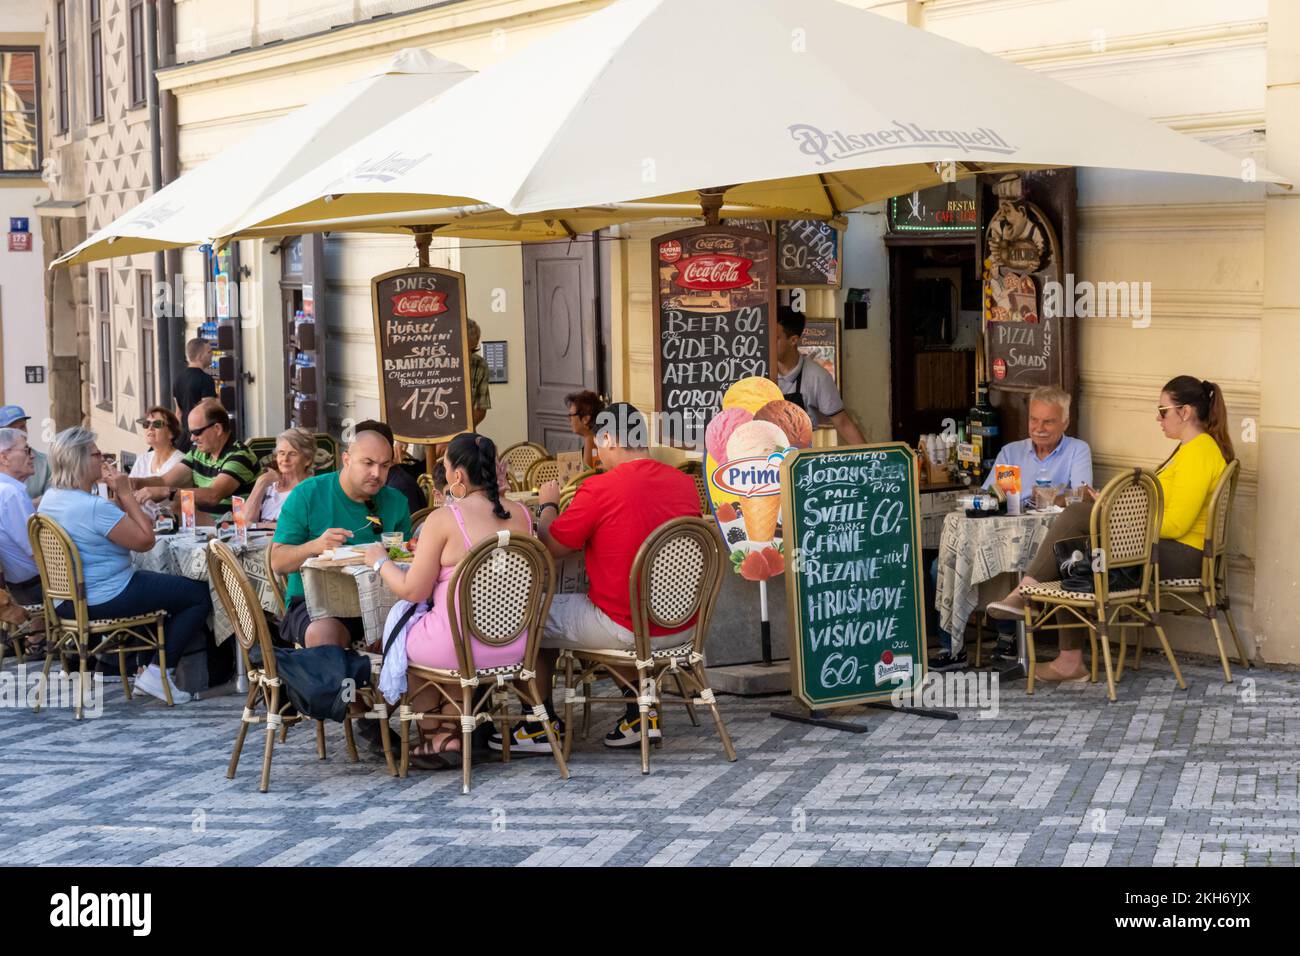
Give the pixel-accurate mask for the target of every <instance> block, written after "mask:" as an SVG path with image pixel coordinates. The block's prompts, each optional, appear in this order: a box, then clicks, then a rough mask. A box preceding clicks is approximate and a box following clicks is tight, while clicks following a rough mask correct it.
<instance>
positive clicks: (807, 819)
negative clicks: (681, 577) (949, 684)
mask: <svg viewBox="0 0 1300 956" xmlns="http://www.w3.org/2000/svg"><path fill="white" fill-rule="evenodd" d="M4 673H5V674H6V675H10V677H9V678H6V679H11V676H12V675H13V673H14V670H13V667H12V666H7V667H6V668H5V671H4ZM1185 674H1186V677H1187V681H1188V684H1189V690H1187V691H1186V692H1183V691H1179V690H1177V688H1176V687H1175V685H1174V683H1173V680H1172V678H1171V677H1169V676H1168V670H1167V668H1166V667H1165V666H1164V664H1163V662H1161V661H1159V660H1157V659H1156V658H1155V657H1154V656H1149V657H1148V659H1147V662H1146V665H1145V666H1144V668H1143V670H1142V671H1141V672H1140V674H1138V675H1134V674H1133V673H1132V672H1129V673H1126V675H1125V678H1124V681H1123V682H1122V683H1121V685H1120V688H1119V694H1120V699H1119V701H1118V702H1117V703H1114V704H1107V702H1106V697H1105V688H1104V684H1103V685H1098V686H1087V685H1070V686H1064V687H1061V686H1056V687H1051V686H1048V687H1043V688H1041V689H1040V690H1039V691H1038V692H1037V693H1036V694H1035V696H1034V697H1033V698H1028V697H1026V696H1025V694H1024V684H1023V682H1017V683H1013V684H1009V685H1007V687H1006V688H1005V689H1004V692H1003V693H1002V694H1001V695H1000V698H1001V699H1000V712H999V713H998V714H997V716H996V717H995V718H992V719H980V718H979V716H978V713H977V712H976V711H975V710H963V711H962V712H961V720H959V721H941V720H933V719H929V718H925V717H920V716H913V715H909V714H890V713H886V712H883V711H879V710H855V711H852V712H848V714H847V715H846V719H849V720H852V721H855V722H861V723H864V724H866V725H868V726H869V727H870V731H869V732H868V733H865V734H861V735H856V734H847V733H842V732H836V731H833V730H829V729H824V728H815V727H810V726H807V725H803V724H797V723H790V722H786V721H781V720H776V719H773V718H771V717H769V716H768V713H769V711H771V710H772V709H773V708H774V707H775V708H780V707H782V706H787V707H788V706H790V705H789V702H788V701H781V700H776V701H773V700H772V699H767V700H741V699H738V698H731V697H722V698H720V699H721V702H722V706H723V708H724V709H723V713H724V716H725V718H726V720H727V724H728V727H729V728H730V730H731V732H732V734H733V736H734V739H735V743H736V749H737V751H738V752H739V760H738V761H737V762H736V763H728V762H727V761H726V759H725V757H724V756H723V753H722V748H721V745H720V744H719V742H718V739H717V737H716V735H715V733H714V731H713V729H712V726H711V722H710V721H708V718H707V715H705V714H701V718H702V726H700V727H699V728H693V727H691V726H690V725H689V723H688V722H687V720H686V717H685V714H684V713H682V712H681V711H680V707H675V708H673V709H671V710H669V711H668V714H667V720H666V725H667V726H666V731H667V732H666V740H665V743H664V746H663V747H662V748H661V749H659V750H657V751H655V752H653V753H652V757H651V773H650V775H649V776H645V777H643V776H642V775H641V774H640V773H639V772H638V771H639V766H638V763H639V762H638V758H637V755H636V752H635V751H632V752H626V751H624V752H614V751H608V750H606V749H605V748H604V746H603V745H602V744H601V742H600V738H601V737H602V736H603V734H604V732H605V730H607V729H608V725H610V724H611V723H612V720H613V719H614V712H613V711H605V712H602V711H598V712H597V713H596V715H595V719H594V720H593V726H592V735H591V738H590V739H589V740H587V741H585V742H581V743H580V744H579V746H578V749H577V751H576V752H575V755H574V758H573V761H572V773H573V776H572V778H571V779H570V780H568V781H564V780H561V779H560V778H559V776H558V774H557V773H556V770H555V766H554V764H553V763H552V762H551V760H550V758H549V757H546V758H542V757H532V758H521V759H516V760H513V761H512V762H511V763H510V765H509V766H505V767H503V766H501V765H499V764H497V763H495V762H489V763H484V764H479V765H477V766H476V767H475V770H474V782H475V785H474V788H473V790H472V792H471V793H470V794H469V795H468V796H463V795H462V794H461V793H460V786H459V783H460V779H459V774H458V773H449V772H439V773H428V772H421V771H412V774H411V776H410V777H409V778H407V779H406V780H396V779H393V778H391V777H389V776H388V775H387V773H386V772H385V769H384V765H383V762H382V758H379V757H370V756H369V755H365V754H363V757H362V762H361V763H360V764H350V763H349V762H348V760H347V757H346V751H345V750H344V748H343V743H342V729H341V727H338V726H331V727H330V728H329V736H328V740H329V746H330V758H329V760H328V761H325V762H321V761H318V760H317V759H316V754H315V739H314V733H313V731H312V729H311V727H310V726H301V727H297V728H294V729H293V730H292V731H291V732H290V734H289V740H288V743H287V744H286V745H284V746H282V747H277V749H276V755H275V763H274V766H273V768H272V776H271V791H270V793H268V794H260V793H258V791H257V780H258V772H259V768H260V759H259V758H260V746H259V745H260V742H261V737H260V735H257V734H255V733H251V734H250V740H249V745H250V746H249V747H248V748H246V750H245V754H244V758H243V761H242V764H241V767H240V770H239V774H238V776H237V778H236V779H235V780H227V779H226V776H225V768H226V762H227V760H228V759H229V756H230V747H231V742H232V740H233V738H234V733H235V729H236V726H237V722H238V715H239V712H240V708H241V706H242V701H241V700H240V699H239V698H235V697H223V698H218V699H214V700H208V701H201V702H196V703H191V704H188V705H185V706H182V707H178V708H176V709H174V710H168V709H166V708H164V707H163V706H161V705H160V704H158V703H157V702H155V701H152V700H147V699H145V700H141V699H138V698H137V700H135V701H132V702H130V703H128V702H126V701H124V700H123V699H122V697H121V689H120V686H118V685H106V688H105V690H106V694H105V700H104V710H103V716H102V717H100V718H99V719H95V720H86V721H83V722H82V723H81V724H76V723H74V721H73V719H72V714H71V712H70V711H67V710H48V711H44V712H42V713H40V714H32V713H31V712H30V711H28V710H23V709H13V707H12V704H10V706H9V707H7V708H6V709H3V710H0V863H3V864H50V863H53V864H88V865H138V864H145V865H165V866H181V865H198V864H227V863H228V864H238V865H286V864H309V865H310V864H350V863H367V864H404V863H407V864H455V863H470V862H474V863H486V864H495V865H503V864H504V865H509V864H554V865H562V864H570V865H605V864H608V865H616V864H638V865H651V866H655V865H666V864H695V865H698V864H709V865H754V864H756V865H763V864H779V865H812V864H818V865H825V864H848V865H857V866H861V865H880V864H887V865H888V864H905V865H916V866H971V865H976V866H982V865H1019V866H1026V865H1032V866H1062V865H1064V866H1115V865H1125V866H1127V865H1147V864H1156V865H1201V866H1206V865H1215V866H1217V865H1243V864H1244V865H1270V864H1271V865H1294V864H1295V863H1296V858H1297V849H1298V848H1300V783H1298V780H1300V777H1298V771H1300V675H1298V674H1294V673H1285V672H1277V671H1266V670H1260V669H1256V670H1252V671H1241V672H1238V673H1237V674H1236V677H1237V682H1236V683H1235V684H1233V685H1231V686H1225V685H1224V684H1223V682H1222V677H1221V675H1219V673H1218V671H1217V669H1216V668H1214V667H1209V666H1203V665H1200V664H1186V665H1185Z"/></svg>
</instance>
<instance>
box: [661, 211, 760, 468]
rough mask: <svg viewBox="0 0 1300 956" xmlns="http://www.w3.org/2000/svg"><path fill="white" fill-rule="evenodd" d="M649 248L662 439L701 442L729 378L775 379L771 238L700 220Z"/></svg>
mask: <svg viewBox="0 0 1300 956" xmlns="http://www.w3.org/2000/svg"><path fill="white" fill-rule="evenodd" d="M650 249H651V255H652V256H653V257H654V259H653V263H654V268H655V271H656V281H655V283H654V313H655V341H656V345H655V381H656V382H658V383H659V384H658V386H657V388H658V394H657V396H656V402H655V405H656V409H657V411H658V412H659V421H660V429H659V440H660V441H661V442H663V443H664V444H666V445H673V446H676V447H692V448H702V447H703V441H704V426H705V425H706V424H708V422H709V420H710V419H712V418H713V416H714V415H715V414H716V413H717V412H718V410H719V409H720V408H721V407H722V394H723V393H724V392H725V391H726V390H727V388H728V387H729V386H730V385H731V384H732V383H734V382H737V381H739V380H740V379H742V378H747V377H749V376H751V375H757V376H760V377H763V378H773V377H775V373H776V363H775V361H773V359H772V341H773V328H774V326H775V324H776V284H775V281H774V279H775V268H774V260H775V243H774V240H773V238H772V236H771V235H768V234H765V233H762V232H757V231H755V230H752V229H744V228H735V227H730V226H697V227H695V228H692V229H683V230H681V231H679V232H673V233H669V234H668V235H664V236H659V237H657V238H655V239H653V240H651V243H650Z"/></svg>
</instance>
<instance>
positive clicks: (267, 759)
mask: <svg viewBox="0 0 1300 956" xmlns="http://www.w3.org/2000/svg"><path fill="white" fill-rule="evenodd" d="M274 749H275V724H270V723H268V724H267V725H266V749H265V750H263V751H262V783H261V785H260V787H259V788H258V789H260V790H261V791H262V793H266V791H267V789H269V788H270V786H271V751H272V750H274Z"/></svg>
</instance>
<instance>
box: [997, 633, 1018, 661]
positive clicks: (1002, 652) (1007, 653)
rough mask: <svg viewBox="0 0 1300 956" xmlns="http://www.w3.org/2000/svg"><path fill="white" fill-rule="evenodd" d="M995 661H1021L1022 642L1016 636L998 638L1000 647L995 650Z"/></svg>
mask: <svg viewBox="0 0 1300 956" xmlns="http://www.w3.org/2000/svg"><path fill="white" fill-rule="evenodd" d="M993 659H994V660H998V661H1016V660H1019V659H1020V642H1019V641H1018V640H1016V637H1015V635H1014V634H1009V635H1005V636H1003V637H999V638H998V646H997V647H995V648H994V649H993Z"/></svg>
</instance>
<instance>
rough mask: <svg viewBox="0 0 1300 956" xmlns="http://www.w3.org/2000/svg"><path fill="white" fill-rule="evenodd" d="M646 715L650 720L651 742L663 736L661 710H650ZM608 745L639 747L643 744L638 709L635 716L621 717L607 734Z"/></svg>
mask: <svg viewBox="0 0 1300 956" xmlns="http://www.w3.org/2000/svg"><path fill="white" fill-rule="evenodd" d="M646 717H647V718H648V719H649V722H650V740H651V742H653V741H656V740H659V739H661V738H662V737H663V733H662V732H661V731H660V730H659V711H657V710H654V709H653V708H652V709H651V710H650V712H649V713H648V714H646ZM605 746H606V747H639V746H641V714H640V712H639V711H638V712H637V715H636V716H635V717H627V716H623V717H622V718H620V719H619V722H618V724H616V725H615V727H614V729H613V730H611V731H610V732H609V733H607V734H606V735H605Z"/></svg>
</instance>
